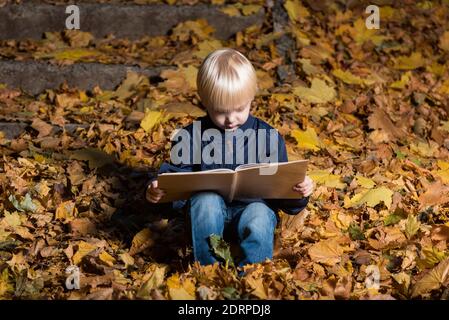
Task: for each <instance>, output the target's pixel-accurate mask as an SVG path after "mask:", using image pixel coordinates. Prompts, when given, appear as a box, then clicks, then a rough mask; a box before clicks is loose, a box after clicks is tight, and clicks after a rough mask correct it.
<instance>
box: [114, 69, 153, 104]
mask: <svg viewBox="0 0 449 320" xmlns="http://www.w3.org/2000/svg"><path fill="white" fill-rule="evenodd" d="M148 85H149V80H148V78H147V77H146V76H144V75H141V74H138V73H137V72H134V71H128V72H127V74H126V78H125V80H123V82H122V83H121V84H120V86H119V87H118V88H117V90H115V92H114V94H113V96H114V97H118V98H119V99H121V100H126V99H128V98H130V97H131V96H132V95H133V94H134V93H135V92H136V91H137V90H138V89H139V87H141V86H148Z"/></svg>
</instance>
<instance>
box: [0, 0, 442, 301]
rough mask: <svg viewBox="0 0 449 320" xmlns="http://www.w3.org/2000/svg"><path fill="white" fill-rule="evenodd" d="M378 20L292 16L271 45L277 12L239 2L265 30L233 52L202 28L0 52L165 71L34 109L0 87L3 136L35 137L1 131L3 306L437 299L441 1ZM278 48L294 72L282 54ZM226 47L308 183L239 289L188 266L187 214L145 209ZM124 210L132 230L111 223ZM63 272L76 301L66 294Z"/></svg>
mask: <svg viewBox="0 0 449 320" xmlns="http://www.w3.org/2000/svg"><path fill="white" fill-rule="evenodd" d="M55 2H57V1H55ZM136 2H138V1H136ZM188 2H190V4H195V3H197V1H188ZM170 3H171V4H174V3H175V2H170ZM179 3H187V2H179ZM222 3H223V1H214V4H216V5H220V4H222ZM379 5H380V7H381V9H380V17H381V27H380V29H379V30H368V29H367V28H366V27H365V18H366V16H367V14H365V13H364V9H365V6H364V5H361V4H360V5H355V4H353V3H352V2H351V4H347V5H346V4H345V3H344V2H343V1H328V2H326V1H320V2H315V1H286V3H285V8H286V10H287V12H288V16H289V27H288V28H287V29H286V30H284V31H281V32H279V31H276V32H275V31H274V30H273V27H272V25H273V24H272V8H271V7H270V2H269V1H268V2H267V3H266V4H265V3H264V2H262V1H251V2H249V1H248V2H246V3H245V5H241V4H235V3H230V4H224V5H223V7H224V8H225V10H226V12H227V13H228V14H230V15H239V14H240V15H244V14H249V13H251V12H255V11H257V10H258V9H259V8H260V7H258V6H264V7H265V10H266V23H264V24H263V25H262V26H253V27H250V28H248V29H246V30H245V31H243V32H239V33H238V34H236V36H235V37H233V38H232V39H230V40H228V41H222V40H221V41H220V40H217V39H214V37H213V29H211V27H209V26H208V25H207V23H206V22H205V21H204V20H199V21H190V22H185V23H182V24H180V25H178V26H177V27H175V28H174V29H173V30H172V32H171V33H170V34H169V35H167V36H161V37H154V38H144V39H140V40H136V41H130V40H125V39H114V38H113V37H110V38H105V39H94V38H93V37H92V36H91V35H90V34H87V33H83V32H63V33H46V35H45V39H43V40H42V41H35V40H23V41H16V40H11V41H0V57H2V58H3V59H6V58H7V59H16V60H32V59H38V60H39V59H44V60H49V61H51V62H52V63H57V64H67V63H76V62H78V61H96V62H102V63H126V64H139V65H141V66H143V67H152V66H160V65H163V66H172V67H174V69H173V70H169V69H167V70H165V71H163V72H162V74H161V76H160V77H159V78H157V79H151V81H150V80H149V79H147V78H145V77H143V76H139V75H137V74H133V73H129V74H128V76H127V78H126V80H124V82H123V83H122V84H121V85H120V86H119V87H118V88H117V89H116V90H115V91H104V90H102V89H101V88H98V87H97V88H95V89H94V90H91V91H88V92H85V91H80V90H78V89H76V88H69V87H67V86H63V87H61V88H57V89H56V88H55V89H49V90H47V91H46V92H44V93H42V94H40V95H39V96H37V97H31V96H27V95H26V94H25V93H22V92H20V91H18V90H15V89H9V88H7V87H6V86H5V85H0V88H1V89H0V119H1V121H3V122H5V121H9V122H16V121H20V122H25V123H29V124H30V127H28V128H27V130H26V131H25V132H23V133H22V134H21V135H20V136H18V137H17V138H15V139H12V140H9V139H7V138H6V135H3V134H2V133H1V132H0V148H1V154H2V157H1V159H0V199H1V201H0V298H6V299H11V298H14V299H111V298H113V299H136V298H139V299H148V298H151V299H180V298H181V299H190V298H192V299H193V298H196V299H223V298H227V299H232V298H261V299H265V298H269V299H393V298H394V299H410V298H433V299H447V298H448V297H449V290H448V283H449V277H448V270H449V253H448V248H447V242H448V239H449V221H448V218H449V121H448V112H449V108H448V102H449V100H448V95H449V80H447V79H448V78H447V77H448V67H449V65H448V63H447V60H448V59H447V58H448V57H449V31H446V30H449V28H448V27H449V25H448V23H449V2H448V1H420V2H419V1H418V2H415V1H402V2H399V1H382V3H380V1H379ZM285 35H286V36H288V37H291V38H292V39H294V42H295V45H294V46H293V47H292V48H290V51H291V52H289V54H288V55H289V57H290V59H285V57H284V56H282V55H279V53H278V51H277V46H278V45H279V42H278V41H277V39H279V38H281V37H282V36H285ZM222 46H229V47H233V48H237V49H238V50H240V51H241V52H242V53H244V54H246V55H247V56H248V57H249V58H250V59H251V61H252V62H253V64H254V66H255V67H256V69H257V72H258V76H259V81H260V87H261V89H262V90H261V91H260V93H259V95H258V96H257V97H256V99H255V101H254V103H253V106H252V112H253V114H254V115H256V116H258V117H261V118H262V119H263V120H265V121H267V122H268V123H270V124H272V125H273V126H275V127H276V128H278V129H279V131H280V132H281V133H282V134H283V135H284V137H285V139H286V141H287V144H288V151H289V157H290V159H291V160H294V159H303V158H306V159H309V160H310V169H309V173H308V174H309V175H310V176H311V177H312V178H313V179H314V181H315V182H316V185H317V186H316V189H315V192H314V194H313V196H312V197H311V201H310V204H309V205H308V208H307V209H306V210H304V212H302V213H301V214H300V215H298V216H295V217H292V216H286V215H283V214H282V213H281V215H282V217H283V219H282V223H281V225H279V226H278V229H277V235H276V246H275V259H274V261H267V262H265V263H263V264H257V265H252V266H247V267H246V271H247V273H246V275H245V276H243V277H238V276H237V273H236V271H235V269H234V268H233V267H232V266H228V267H227V268H226V267H224V266H218V265H215V266H208V267H200V266H198V265H197V264H193V263H192V253H191V248H190V247H189V234H188V232H187V231H186V230H185V225H186V221H185V219H184V216H182V214H180V215H178V216H174V215H172V214H169V213H167V212H154V210H152V209H151V206H150V205H149V203H147V202H146V201H145V200H144V198H143V194H144V190H143V186H144V184H145V182H146V181H147V179H148V177H149V174H151V172H153V171H154V170H156V169H157V167H158V165H159V164H160V163H161V162H162V161H164V160H167V159H168V155H169V145H170V144H169V137H170V134H171V133H172V132H173V130H174V129H175V128H176V127H177V126H183V125H186V124H188V123H190V122H191V121H193V120H194V119H195V118H196V117H198V116H201V115H203V114H204V111H203V110H202V109H201V106H200V104H199V101H198V96H197V95H196V93H195V77H196V72H197V68H198V66H199V64H200V62H201V60H202V59H203V58H204V57H205V56H206V55H207V53H208V52H210V51H211V50H213V49H215V48H219V47H222ZM288 65H290V66H292V67H293V70H294V71H295V74H293V75H292V74H290V75H288V76H287V75H286V74H285V73H284V72H283V70H286V68H284V67H286V66H288ZM36 81H39V79H36ZM0 82H1V79H0ZM67 128H72V130H68V129H67ZM119 212H121V213H123V216H128V217H129V221H131V222H134V225H131V224H130V223H129V224H128V227H129V228H128V231H126V230H123V229H121V228H119V227H118V224H116V223H113V222H111V216H112V215H113V214H114V213H116V214H117V213H119ZM127 221H128V220H127ZM129 221H128V222H129ZM72 264H75V265H78V266H79V267H80V270H81V272H82V274H81V289H80V290H72V291H70V290H67V289H66V288H65V279H66V276H67V275H66V274H65V270H66V268H67V267H68V266H70V265H72ZM377 270H378V271H379V278H380V279H379V286H378V287H377V286H375V285H374V286H370V285H369V284H370V281H372V280H373V279H374V278H375V277H376V271H377ZM367 284H368V285H367Z"/></svg>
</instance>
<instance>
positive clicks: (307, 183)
mask: <svg viewBox="0 0 449 320" xmlns="http://www.w3.org/2000/svg"><path fill="white" fill-rule="evenodd" d="M293 190H294V191H296V192H298V193H299V194H301V195H302V196H304V197H308V196H310V195H311V194H312V193H313V180H312V179H310V178H309V176H306V178H305V179H304V181H303V182H301V183H298V184H297V185H295V186H293Z"/></svg>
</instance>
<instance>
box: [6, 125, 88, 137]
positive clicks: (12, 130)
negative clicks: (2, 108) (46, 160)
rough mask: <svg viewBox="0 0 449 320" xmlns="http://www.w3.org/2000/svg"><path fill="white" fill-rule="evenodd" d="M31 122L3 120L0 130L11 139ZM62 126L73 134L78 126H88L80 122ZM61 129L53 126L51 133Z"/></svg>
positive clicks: (84, 127)
mask: <svg viewBox="0 0 449 320" xmlns="http://www.w3.org/2000/svg"><path fill="white" fill-rule="evenodd" d="M30 125H31V122H24V121H21V122H3V121H0V131H1V132H3V134H4V137H5V138H6V139H8V140H12V139H15V138H17V137H18V136H19V135H20V134H21V133H22V132H24V131H25V130H26V129H27V128H28V127H30ZM64 128H65V130H66V132H67V133H69V134H70V135H73V134H74V133H75V132H76V130H77V129H78V128H83V129H87V128H89V125H88V124H81V123H67V124H66V125H64ZM61 131H62V128H61V127H59V126H53V131H52V134H57V133H59V132H61Z"/></svg>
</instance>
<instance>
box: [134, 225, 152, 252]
mask: <svg viewBox="0 0 449 320" xmlns="http://www.w3.org/2000/svg"><path fill="white" fill-rule="evenodd" d="M153 244H154V240H153V239H152V238H151V231H150V229H148V228H145V229H142V230H141V231H140V232H138V233H137V234H136V235H135V236H134V238H133V241H132V243H131V248H130V249H129V254H130V255H131V256H133V255H135V254H136V253H139V252H142V251H143V250H145V249H146V248H149V247H151V246H152V245H153Z"/></svg>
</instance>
